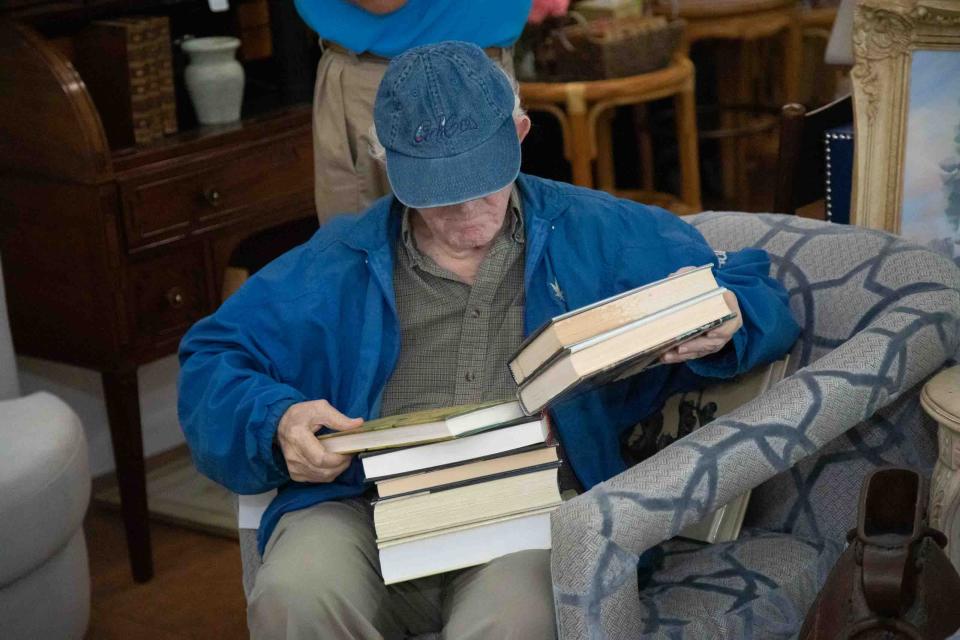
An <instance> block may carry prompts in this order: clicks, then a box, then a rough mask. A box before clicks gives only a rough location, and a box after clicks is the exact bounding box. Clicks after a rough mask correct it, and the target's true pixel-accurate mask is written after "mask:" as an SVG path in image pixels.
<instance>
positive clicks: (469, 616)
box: [247, 500, 556, 640]
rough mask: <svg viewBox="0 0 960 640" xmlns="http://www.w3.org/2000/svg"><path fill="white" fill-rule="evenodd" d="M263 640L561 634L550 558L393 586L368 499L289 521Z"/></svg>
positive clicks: (271, 547)
mask: <svg viewBox="0 0 960 640" xmlns="http://www.w3.org/2000/svg"><path fill="white" fill-rule="evenodd" d="M247 621H248V625H249V627H250V633H251V637H252V638H255V639H257V640H268V639H269V640H273V639H280V638H288V639H293V638H311V639H312V638H316V639H324V640H326V639H331V640H339V639H344V640H347V639H350V640H366V639H372V638H377V639H379V638H390V639H393V638H405V637H408V636H411V635H419V634H423V633H432V632H441V631H442V637H444V638H450V639H451V640H454V639H455V640H473V639H480V638H489V639H492V640H508V639H510V638H517V639H522V640H541V639H543V640H546V639H549V638H554V637H555V633H556V632H555V614H554V607H553V595H552V590H551V584H550V552H549V551H548V550H531V551H523V552H520V553H515V554H512V555H509V556H503V557H501V558H497V559H496V560H494V561H492V562H490V563H489V564H486V565H483V566H480V567H472V568H470V569H463V570H460V571H455V572H451V573H447V574H443V575H439V576H430V577H427V578H421V579H419V580H413V581H410V582H403V583H400V584H395V585H390V586H386V585H384V584H383V579H382V578H381V577H380V562H379V559H378V556H377V545H376V543H375V541H374V529H373V520H372V516H371V511H370V507H369V505H368V504H367V503H366V501H363V500H347V501H342V502H325V503H322V504H319V505H316V506H314V507H310V508H309V509H304V510H301V511H295V512H292V513H288V514H286V515H284V516H283V517H282V518H281V519H280V522H279V523H278V524H277V528H276V529H275V530H274V532H273V535H272V536H271V537H270V541H269V543H268V544H267V548H266V550H265V552H264V556H263V566H262V567H261V568H260V571H259V572H258V573H257V579H256V583H255V585H254V588H253V591H252V593H251V594H250V600H249V606H248V609H247Z"/></svg>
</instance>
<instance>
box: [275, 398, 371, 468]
mask: <svg viewBox="0 0 960 640" xmlns="http://www.w3.org/2000/svg"><path fill="white" fill-rule="evenodd" d="M362 424H363V418H348V417H347V416H345V415H343V414H342V413H340V412H339V411H337V410H336V409H335V408H334V407H333V405H331V404H330V403H329V402H327V401H326V400H311V401H309V402H299V403H297V404H293V405H290V408H289V409H287V411H286V413H284V414H283V417H282V418H280V424H279V425H277V443H278V444H279V445H280V451H282V452H283V457H284V459H285V460H286V461H287V471H288V472H289V473H290V479H291V480H296V481H297V482H331V481H332V480H333V479H334V478H336V477H337V476H338V475H340V474H341V473H343V471H344V469H346V468H347V467H348V466H349V465H350V460H351V459H352V458H353V456H345V455H341V454H339V453H331V452H330V451H327V449H326V447H324V446H323V444H322V441H320V440H317V436H316V432H317V430H318V429H319V428H320V427H330V428H331V429H334V430H336V431H344V430H346V429H356V428H357V427H359V426H360V425H362Z"/></svg>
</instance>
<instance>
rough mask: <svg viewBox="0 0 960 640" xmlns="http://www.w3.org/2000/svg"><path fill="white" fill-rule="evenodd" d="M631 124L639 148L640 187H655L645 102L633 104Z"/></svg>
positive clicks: (644, 188)
mask: <svg viewBox="0 0 960 640" xmlns="http://www.w3.org/2000/svg"><path fill="white" fill-rule="evenodd" d="M633 126H634V130H635V131H636V133H637V147H638V148H639V149H640V187H641V188H642V189H643V190H644V191H653V190H654V189H655V186H654V180H653V136H651V135H650V112H649V110H648V109H647V105H645V104H637V105H634V106H633Z"/></svg>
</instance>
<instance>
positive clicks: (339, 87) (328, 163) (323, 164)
mask: <svg viewBox="0 0 960 640" xmlns="http://www.w3.org/2000/svg"><path fill="white" fill-rule="evenodd" d="M501 52H502V53H501V55H500V57H499V59H497V60H496V62H497V63H499V64H500V65H501V66H502V67H503V68H504V69H506V70H507V73H509V74H510V76H511V77H513V58H512V55H513V49H502V50H501ZM387 63H388V61H387V60H386V59H383V58H373V57H368V56H356V55H354V54H350V53H343V52H340V51H336V50H332V49H327V50H325V51H324V53H323V55H322V56H320V64H319V65H318V67H317V81H316V85H315V86H314V92H313V171H314V178H315V179H314V198H315V201H316V206H317V216H318V217H319V218H320V222H321V223H323V222H325V221H326V220H328V219H329V218H330V217H331V216H333V215H334V214H337V213H360V212H362V211H364V210H366V208H367V207H368V206H369V205H370V203H372V202H373V201H374V200H376V199H377V198H379V197H381V196H384V195H386V194H388V193H390V182H389V180H387V173H386V171H385V170H384V168H383V166H382V165H381V164H380V163H379V162H377V161H376V160H374V159H373V158H372V157H371V156H370V152H369V149H370V125H371V124H372V123H373V102H374V99H375V98H376V96H377V88H378V87H379V86H380V80H381V79H382V78H383V74H384V72H385V71H386V70H387Z"/></svg>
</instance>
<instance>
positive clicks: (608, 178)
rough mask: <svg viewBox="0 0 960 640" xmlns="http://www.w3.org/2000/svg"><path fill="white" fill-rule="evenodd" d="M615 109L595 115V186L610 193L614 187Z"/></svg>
mask: <svg viewBox="0 0 960 640" xmlns="http://www.w3.org/2000/svg"><path fill="white" fill-rule="evenodd" d="M616 113H617V112H616V110H615V109H607V110H606V111H602V112H601V113H600V114H599V115H598V116H597V125H596V126H597V188H598V189H601V190H603V191H607V192H610V193H612V192H613V190H614V188H615V187H616V184H615V183H616V178H615V175H614V167H613V131H612V129H613V118H614V116H616Z"/></svg>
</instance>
